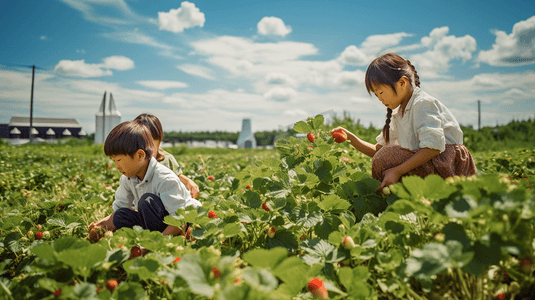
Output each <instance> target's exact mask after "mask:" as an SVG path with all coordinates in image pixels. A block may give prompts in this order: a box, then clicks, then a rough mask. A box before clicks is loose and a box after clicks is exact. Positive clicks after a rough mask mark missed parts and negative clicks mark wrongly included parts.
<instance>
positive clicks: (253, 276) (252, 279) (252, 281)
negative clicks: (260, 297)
mask: <svg viewBox="0 0 535 300" xmlns="http://www.w3.org/2000/svg"><path fill="white" fill-rule="evenodd" d="M242 278H243V281H245V282H246V283H248V284H249V285H251V286H252V287H253V288H255V289H257V290H260V291H262V292H266V293H269V292H272V291H273V290H275V289H276V288H277V286H278V282H277V279H276V278H275V277H274V276H273V275H272V274H271V273H270V272H269V271H268V270H266V269H255V268H250V267H247V268H245V269H243V271H242Z"/></svg>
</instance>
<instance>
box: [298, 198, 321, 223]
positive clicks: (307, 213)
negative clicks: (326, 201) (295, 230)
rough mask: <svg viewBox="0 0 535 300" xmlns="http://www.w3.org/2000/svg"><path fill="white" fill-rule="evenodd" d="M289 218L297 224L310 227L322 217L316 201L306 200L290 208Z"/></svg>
mask: <svg viewBox="0 0 535 300" xmlns="http://www.w3.org/2000/svg"><path fill="white" fill-rule="evenodd" d="M290 219H291V220H292V221H293V222H294V223H296V224H297V225H298V226H303V227H305V228H311V227H314V226H315V225H316V224H317V223H318V222H321V221H322V220H323V217H322V215H321V212H320V208H319V206H318V204H317V203H316V202H306V203H302V204H300V205H298V206H297V207H295V208H294V209H293V210H292V212H291V214H290Z"/></svg>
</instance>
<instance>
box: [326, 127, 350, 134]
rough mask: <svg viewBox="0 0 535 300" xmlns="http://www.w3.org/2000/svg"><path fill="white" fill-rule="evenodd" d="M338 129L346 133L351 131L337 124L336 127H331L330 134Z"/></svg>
mask: <svg viewBox="0 0 535 300" xmlns="http://www.w3.org/2000/svg"><path fill="white" fill-rule="evenodd" d="M340 129H342V130H343V131H345V133H346V134H348V133H351V132H349V131H348V130H347V129H345V128H344V127H342V126H338V127H336V128H333V129H331V134H332V133H333V132H335V131H336V130H340Z"/></svg>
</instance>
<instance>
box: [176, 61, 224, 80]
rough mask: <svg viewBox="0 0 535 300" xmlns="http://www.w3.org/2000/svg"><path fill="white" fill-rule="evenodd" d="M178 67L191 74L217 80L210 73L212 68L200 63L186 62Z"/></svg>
mask: <svg viewBox="0 0 535 300" xmlns="http://www.w3.org/2000/svg"><path fill="white" fill-rule="evenodd" d="M176 67H177V69H179V70H182V71H184V72H186V73H188V74H190V75H195V76H199V77H202V78H206V79H210V80H215V78H214V77H213V76H212V75H211V74H210V73H211V70H210V69H209V68H206V67H203V66H198V65H191V64H184V65H179V66H176Z"/></svg>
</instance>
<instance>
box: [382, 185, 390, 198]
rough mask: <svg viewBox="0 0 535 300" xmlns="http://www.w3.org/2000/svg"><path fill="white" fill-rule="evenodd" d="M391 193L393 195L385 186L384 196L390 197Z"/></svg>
mask: <svg viewBox="0 0 535 300" xmlns="http://www.w3.org/2000/svg"><path fill="white" fill-rule="evenodd" d="M390 193H391V192H390V188H389V187H387V186H385V187H384V188H383V195H387V196H388V195H390Z"/></svg>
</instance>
